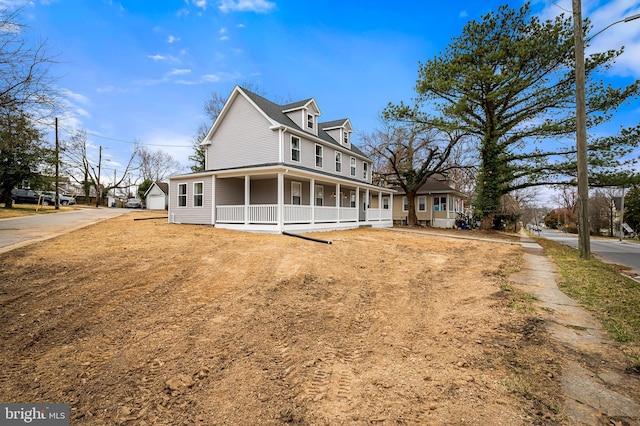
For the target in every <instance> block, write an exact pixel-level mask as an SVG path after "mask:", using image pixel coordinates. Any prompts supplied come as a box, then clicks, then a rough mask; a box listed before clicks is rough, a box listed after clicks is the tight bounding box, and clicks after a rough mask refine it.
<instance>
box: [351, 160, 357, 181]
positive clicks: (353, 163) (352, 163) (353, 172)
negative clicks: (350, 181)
mask: <svg viewBox="0 0 640 426" xmlns="http://www.w3.org/2000/svg"><path fill="white" fill-rule="evenodd" d="M350 165H351V170H350V172H351V176H355V175H356V157H351V160H350Z"/></svg>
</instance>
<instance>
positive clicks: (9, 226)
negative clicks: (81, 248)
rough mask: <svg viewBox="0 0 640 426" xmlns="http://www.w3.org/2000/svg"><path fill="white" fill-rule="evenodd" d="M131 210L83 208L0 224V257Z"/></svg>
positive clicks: (11, 219)
mask: <svg viewBox="0 0 640 426" xmlns="http://www.w3.org/2000/svg"><path fill="white" fill-rule="evenodd" d="M130 211H131V210H127V209H113V208H107V207H104V208H95V207H87V208H81V209H78V210H74V211H70V212H61V213H55V214H54V213H52V214H42V215H33V216H22V217H16V218H9V219H2V220H0V253H4V252H7V251H9V250H12V249H14V248H17V247H22V246H24V245H26V244H30V243H33V242H37V241H43V240H46V239H49V238H53V237H57V236H58V235H62V234H65V233H67V232H71V231H74V230H76V229H79V228H83V227H85V226H88V225H91V224H93V223H96V222H100V221H101V220H105V219H109V218H112V217H116V216H120V215H122V214H126V213H128V212H130Z"/></svg>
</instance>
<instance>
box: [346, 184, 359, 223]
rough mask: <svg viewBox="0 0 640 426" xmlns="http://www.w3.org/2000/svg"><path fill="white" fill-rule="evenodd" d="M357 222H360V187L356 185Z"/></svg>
mask: <svg viewBox="0 0 640 426" xmlns="http://www.w3.org/2000/svg"><path fill="white" fill-rule="evenodd" d="M349 202H351V201H349ZM356 222H360V187H359V186H358V185H356Z"/></svg>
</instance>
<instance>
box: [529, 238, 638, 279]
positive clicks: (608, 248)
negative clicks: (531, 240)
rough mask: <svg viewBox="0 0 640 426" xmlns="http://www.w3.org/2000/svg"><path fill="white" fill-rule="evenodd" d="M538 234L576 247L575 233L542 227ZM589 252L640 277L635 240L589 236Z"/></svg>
mask: <svg viewBox="0 0 640 426" xmlns="http://www.w3.org/2000/svg"><path fill="white" fill-rule="evenodd" d="M540 236H542V237H545V238H548V239H550V240H554V241H557V242H559V243H562V244H565V245H567V246H569V247H573V248H575V249H577V248H578V236H577V235H575V234H565V233H562V232H560V231H556V230H549V229H543V230H542V232H541V233H540ZM591 253H592V254H594V255H595V256H596V257H598V258H599V259H601V260H603V261H605V262H608V263H615V264H618V265H623V266H627V267H629V268H631V270H630V271H629V272H628V274H629V275H631V276H633V277H635V278H636V279H639V278H640V244H638V243H637V242H631V241H629V240H626V239H625V240H622V241H620V240H618V239H601V238H594V237H591Z"/></svg>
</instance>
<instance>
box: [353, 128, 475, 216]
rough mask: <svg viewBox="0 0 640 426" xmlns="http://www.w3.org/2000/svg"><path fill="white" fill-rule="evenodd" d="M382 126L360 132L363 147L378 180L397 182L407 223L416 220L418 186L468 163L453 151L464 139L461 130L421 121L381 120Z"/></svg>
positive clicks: (395, 183) (460, 151)
mask: <svg viewBox="0 0 640 426" xmlns="http://www.w3.org/2000/svg"><path fill="white" fill-rule="evenodd" d="M383 124H384V128H383V129H382V130H377V131H374V132H373V133H372V134H369V135H366V134H365V135H361V140H362V141H363V142H364V147H363V148H364V149H365V151H366V152H367V153H368V154H369V157H370V158H371V159H372V160H373V163H374V166H373V169H374V170H375V171H376V176H377V178H378V179H379V180H380V181H383V182H387V183H390V184H394V185H398V186H399V187H400V188H402V189H403V191H404V193H405V195H406V197H407V203H408V213H409V214H408V224H409V225H410V226H415V225H416V224H417V223H418V219H417V216H416V209H415V199H416V195H417V192H418V190H419V189H420V187H422V185H424V184H425V183H426V182H427V180H428V179H429V178H430V177H431V176H434V175H437V174H441V175H445V176H446V175H447V174H448V172H449V171H451V170H455V169H460V168H465V167H471V166H468V165H466V166H465V165H463V163H462V160H464V159H465V158H464V157H459V158H456V157H454V156H453V154H454V153H462V152H464V150H456V148H458V147H459V146H460V145H462V144H463V143H464V140H465V136H466V135H465V134H464V133H462V132H459V131H455V130H453V131H445V130H437V129H435V128H429V127H425V126H423V125H402V124H400V125H397V126H394V125H391V124H390V123H389V122H386V123H385V122H383Z"/></svg>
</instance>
